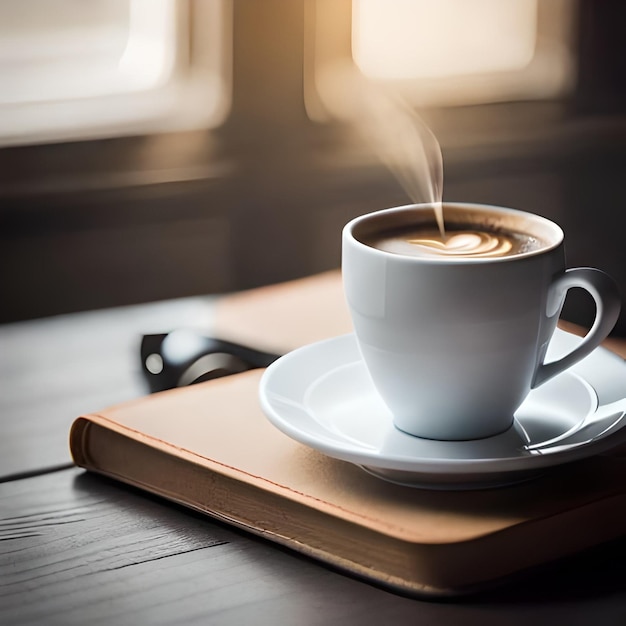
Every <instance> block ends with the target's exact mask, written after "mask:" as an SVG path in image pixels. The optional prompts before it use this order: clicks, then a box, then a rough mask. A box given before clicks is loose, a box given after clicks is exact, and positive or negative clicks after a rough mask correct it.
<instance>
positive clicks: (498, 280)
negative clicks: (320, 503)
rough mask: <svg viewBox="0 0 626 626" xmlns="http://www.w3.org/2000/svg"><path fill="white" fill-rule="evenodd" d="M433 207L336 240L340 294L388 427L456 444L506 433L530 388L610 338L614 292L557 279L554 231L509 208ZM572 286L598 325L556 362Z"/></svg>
mask: <svg viewBox="0 0 626 626" xmlns="http://www.w3.org/2000/svg"><path fill="white" fill-rule="evenodd" d="M443 210H444V217H445V225H446V228H445V233H441V232H440V231H439V229H438V227H437V223H436V221H435V216H434V212H433V207H432V205H409V206H405V207H398V208H394V209H387V210H383V211H377V212H374V213H370V214H368V215H364V216H361V217H358V218H356V219H354V220H352V221H351V222H349V223H348V224H347V225H346V226H345V228H344V230H343V235H342V272H343V281H344V290H345V294H346V299H347V303H348V307H349V310H350V313H351V316H352V321H353V325H354V331H355V334H356V338H357V342H358V345H359V348H360V350H361V354H362V356H363V359H364V362H365V364H366V366H367V369H368V371H369V373H370V375H371V378H372V381H373V383H374V385H375V387H376V388H377V390H378V392H379V393H380V395H381V396H382V398H383V400H384V401H385V402H386V404H387V405H388V406H389V408H390V410H391V412H392V414H393V419H394V422H395V424H396V426H397V427H398V428H400V429H401V430H403V431H406V432H408V433H410V434H412V435H416V436H420V437H426V438H430V439H444V440H463V439H476V438H481V437H488V436H491V435H495V434H497V433H500V432H503V431H505V430H506V429H507V428H509V427H510V426H511V424H512V422H513V416H514V413H515V411H516V410H517V408H518V407H519V406H520V405H521V403H522V402H523V400H524V399H525V397H526V396H527V395H528V393H529V392H530V390H531V389H533V388H534V387H537V386H539V385H541V384H543V383H544V382H546V381H547V380H549V379H550V378H552V377H553V376H555V375H557V374H559V373H560V372H562V371H564V370H566V369H567V368H569V367H571V366H572V365H573V364H574V363H576V362H578V361H579V360H580V359H582V358H584V357H585V356H587V355H588V354H589V353H590V352H591V351H592V350H594V349H595V348H596V347H597V346H598V345H599V344H600V343H601V341H602V340H603V339H604V338H605V337H606V336H607V335H608V333H609V332H610V331H611V329H612V328H613V326H614V324H615V322H616V321H617V317H618V315H619V309H620V300H619V295H618V291H617V287H616V285H615V283H614V282H613V281H612V279H610V278H609V277H608V276H607V275H606V274H604V273H603V272H601V271H599V270H596V269H591V268H577V269H570V270H566V269H565V254H564V245H563V232H562V230H561V229H560V228H559V226H557V225H556V224H555V223H553V222H551V221H549V220H547V219H545V218H543V217H540V216H538V215H533V214H530V213H526V212H522V211H516V210H513V209H506V208H499V207H489V206H485V205H473V204H451V203H447V204H444V206H443ZM571 287H582V288H583V289H586V290H587V291H588V292H589V293H590V294H591V295H592V297H593V298H594V300H595V302H596V306H597V316H596V321H595V323H594V325H593V327H592V329H591V331H590V332H589V333H588V334H587V336H586V337H585V339H584V340H583V341H582V343H581V344H580V345H579V346H578V347H577V348H576V349H575V350H573V351H572V352H571V353H569V354H568V355H566V356H564V357H563V358H561V359H559V360H558V361H556V362H552V363H544V358H545V355H546V351H547V347H548V344H549V342H550V339H551V337H552V335H553V333H554V330H555V328H556V323H557V321H558V317H559V314H560V311H561V308H562V305H563V302H564V300H565V295H566V292H567V290H568V289H570V288H571Z"/></svg>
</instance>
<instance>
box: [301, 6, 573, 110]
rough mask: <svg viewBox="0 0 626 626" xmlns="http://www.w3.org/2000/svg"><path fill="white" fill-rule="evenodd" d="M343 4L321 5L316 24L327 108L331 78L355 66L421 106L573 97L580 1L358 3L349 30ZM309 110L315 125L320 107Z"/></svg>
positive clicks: (318, 69)
mask: <svg viewBox="0 0 626 626" xmlns="http://www.w3.org/2000/svg"><path fill="white" fill-rule="evenodd" d="M340 4H341V3H336V2H335V3H333V0H317V2H316V10H315V15H314V18H313V19H314V21H315V26H314V35H313V37H312V39H313V40H314V45H313V46H312V49H313V53H312V56H313V63H312V64H311V66H310V67H311V68H312V70H313V74H314V84H315V89H314V90H313V92H310V93H309V96H311V95H313V96H314V97H317V98H319V100H320V103H318V104H321V105H322V107H323V104H324V100H325V99H326V98H327V97H329V98H331V99H332V94H329V93H324V90H325V89H328V88H329V85H330V86H331V87H330V88H332V85H333V84H336V81H334V80H328V79H327V78H328V77H327V75H328V74H329V73H336V71H337V67H338V66H343V68H344V70H345V67H346V65H347V62H349V63H351V64H353V67H354V66H356V68H358V69H359V70H360V72H361V73H362V74H364V75H365V76H367V77H368V78H370V79H373V80H376V81H378V82H380V83H383V84H385V85H387V86H390V87H392V88H394V89H395V90H397V91H398V92H400V93H402V94H403V95H404V96H405V97H406V98H407V99H408V100H409V101H410V102H412V103H413V104H415V105H417V106H449V105H469V104H483V103H490V102H504V101H519V100H532V99H544V98H554V97H560V96H562V95H564V94H567V93H568V92H569V91H571V89H572V88H573V78H574V74H575V67H574V60H575V59H574V55H573V52H572V50H573V43H574V42H573V30H574V29H573V21H574V17H575V14H576V9H577V3H576V2H574V1H572V0H505V1H503V0H472V1H471V2H468V1H467V0H436V1H433V0H394V1H393V2H388V1H387V0H352V4H351V7H350V6H349V7H348V9H347V10H346V9H345V8H344V9H343V10H344V12H346V11H347V12H348V13H349V18H348V19H346V17H345V15H344V16H343V24H344V28H343V29H342V28H341V27H339V28H338V27H337V25H336V23H337V22H338V23H342V19H341V16H339V15H337V13H338V12H339V11H340V9H339V5H340ZM333 14H335V15H333ZM346 39H349V42H346V41H345V40H346ZM315 91H317V93H314V92H315ZM309 105H311V106H309ZM307 106H309V108H310V110H311V111H312V112H313V117H315V112H316V108H318V107H316V104H315V102H311V99H310V100H309V102H308V103H307Z"/></svg>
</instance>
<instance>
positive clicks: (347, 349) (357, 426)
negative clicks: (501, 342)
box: [259, 330, 626, 489]
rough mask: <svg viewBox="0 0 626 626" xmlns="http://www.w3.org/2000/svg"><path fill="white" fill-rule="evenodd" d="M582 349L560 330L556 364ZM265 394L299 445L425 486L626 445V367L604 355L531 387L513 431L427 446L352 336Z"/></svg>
mask: <svg viewBox="0 0 626 626" xmlns="http://www.w3.org/2000/svg"><path fill="white" fill-rule="evenodd" d="M579 343H580V340H579V339H578V338H577V337H574V336H573V335H570V334H567V333H565V332H563V331H561V330H557V331H556V333H555V336H554V339H553V341H552V344H551V346H550V350H549V358H550V359H552V358H556V357H558V356H560V355H562V354H564V353H566V352H568V351H570V350H571V349H573V348H574V347H575V346H576V345H578V344H579ZM259 392H260V399H261V405H262V407H263V410H264V412H265V413H266V415H267V416H268V418H269V420H270V421H271V422H272V423H273V424H274V425H275V426H276V427H277V428H279V429H280V430H281V431H283V432H284V433H286V434H287V435H288V436H290V437H292V438H293V439H295V440H296V441H299V442H301V443H303V444H306V445H307V446H310V447H312V448H315V449H317V450H319V451H321V452H323V453H324V454H327V455H329V456H331V457H334V458H338V459H342V460H345V461H349V462H351V463H355V464H357V465H359V466H362V467H363V468H364V469H366V470H367V471H369V472H370V473H372V474H375V475H376V476H379V477H381V478H384V479H386V480H390V481H393V482H399V483H402V484H407V485H412V486H418V487H426V488H438V489H467V488H478V487H491V486H497V485H501V484H508V483H511V482H516V481H519V480H525V479H528V478H531V477H532V476H534V475H535V474H537V473H541V472H543V471H546V470H547V469H548V468H550V467H553V466H556V465H561V464H563V463H568V462H571V461H575V460H579V459H582V458H585V457H588V456H590V455H593V454H597V453H600V452H604V451H606V450H608V449H610V448H612V447H614V446H616V445H618V444H621V443H623V442H624V441H626V428H625V427H624V426H625V422H626V418H625V411H626V362H624V360H623V359H621V358H620V357H618V356H616V355H615V354H613V353H611V352H608V351H607V350H605V349H603V348H598V349H596V350H595V351H594V352H593V353H592V354H591V355H589V356H588V357H586V358H585V359H584V360H582V361H581V362H580V363H578V364H577V365H575V366H574V367H573V368H571V369H570V370H568V371H567V372H564V373H562V374H559V375H558V376H556V377H555V378H554V379H552V380H551V381H549V382H547V383H546V384H545V385H543V386H541V387H540V388H538V389H536V390H533V391H532V392H531V393H530V394H529V396H528V397H527V398H526V400H525V401H524V403H523V404H522V406H521V407H520V408H519V410H518V411H517V412H516V414H515V420H514V423H513V426H512V427H511V428H509V429H508V430H507V431H506V432H504V433H502V434H500V435H496V436H493V437H488V438H484V439H475V440H470V441H438V440H430V439H422V438H419V437H415V436H412V435H408V434H407V433H405V432H402V431H401V430H399V429H398V428H396V427H395V426H394V425H393V420H392V416H391V413H390V411H389V409H388V407H387V406H386V404H385V403H384V402H383V401H382V399H381V397H380V396H379V394H378V393H377V391H376V389H375V388H374V386H373V384H372V381H371V379H370V376H369V374H368V371H367V369H366V367H365V365H364V363H363V360H362V359H361V355H360V353H359V349H358V346H357V342H356V340H355V337H354V335H344V336H341V337H337V338H334V339H330V340H326V341H322V342H319V343H316V344H312V345H310V346H305V347H303V348H299V349H297V350H295V351H293V352H290V353H289V354H287V355H285V356H283V357H281V358H280V359H278V360H277V361H275V362H274V363H273V364H272V365H271V366H270V367H269V368H267V370H266V371H265V373H264V375H263V377H262V379H261V383H260V390H259Z"/></svg>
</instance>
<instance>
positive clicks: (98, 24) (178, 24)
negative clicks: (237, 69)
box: [0, 0, 229, 145]
mask: <svg viewBox="0 0 626 626" xmlns="http://www.w3.org/2000/svg"><path fill="white" fill-rule="evenodd" d="M224 5H225V1H224V0H199V1H197V0H89V1H84V2H83V1H81V2H77V1H76V0H23V1H20V2H0V144H4V145H10V144H19V143H32V142H39V141H50V140H52V141H54V140H59V139H60V140H65V139H74V138H90V137H98V136H115V135H119V134H133V133H141V132H159V131H166V130H176V129H179V128H180V129H186V128H198V127H200V128H201V127H207V126H212V125H215V124H216V123H218V122H219V120H220V119H221V118H223V115H224V110H225V107H227V103H226V102H225V100H226V98H225V96H226V88H227V84H226V83H227V82H228V77H227V76H226V75H225V68H226V67H228V62H227V61H226V60H225V57H226V52H227V48H226V46H225V43H226V40H228V38H229V36H228V33H227V30H228V27H229V24H228V23H227V22H228V20H226V19H225V17H226V13H227V11H226V10H225V6H224ZM192 9H193V18H194V19H192V15H191V13H192ZM192 31H194V32H193V35H194V36H192ZM194 41H195V42H197V44H196V47H197V48H198V49H199V50H200V57H201V58H199V59H195V60H194V58H193V54H192V53H190V50H191V48H192V46H193V45H194ZM194 61H195V65H194Z"/></svg>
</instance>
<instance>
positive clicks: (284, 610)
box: [0, 298, 626, 626]
mask: <svg viewBox="0 0 626 626" xmlns="http://www.w3.org/2000/svg"><path fill="white" fill-rule="evenodd" d="M213 310H214V309H213V301H212V300H211V299H210V298H197V299H191V300H181V301H172V302H164V303H157V304H152V305H142V306H138V307H128V308H123V309H112V310H108V311H97V312H89V313H82V314H75V315H68V316H62V317H58V318H51V319H44V320H37V321H29V322H23V323H18V324H11V325H8V326H4V327H0V425H1V435H2V436H1V439H0V480H1V481H2V482H1V483H0V624H2V625H5V624H6V625H13V624H38V625H39V624H89V625H90V626H95V625H96V624H133V625H136V624H195V623H197V624H248V623H250V624H329V623H337V624H346V623H350V624H351V623H354V624H357V623H358V624H369V623H371V624H393V623H416V624H474V623H479V624H485V625H488V624H498V625H501V624H507V625H511V624H524V625H525V626H527V625H528V624H532V625H533V626H536V625H537V624H550V625H554V624H568V625H575V624H585V625H587V624H597V625H598V626H600V625H602V626H606V625H613V624H614V625H616V626H617V625H620V626H623V625H624V624H626V540H620V541H616V542H613V543H612V544H610V545H606V546H603V547H601V548H599V549H595V550H594V551H592V552H589V553H586V554H582V555H578V556H576V557H575V558H571V559H569V560H567V561H565V562H560V563H558V564H555V565H553V566H550V567H548V568H544V569H542V570H541V571H539V572H536V573H534V574H533V575H529V576H526V577H524V578H523V579H521V580H519V581H517V582H515V583H510V584H507V585H506V586H504V587H501V588H499V589H498V590H497V591H492V592H490V593H485V594H484V595H481V596H472V597H467V598H461V599H457V600H455V601H452V602H430V601H423V600H416V599H412V598H405V597H400V596H398V595H395V594H393V593H390V592H388V591H385V590H383V589H378V588H376V587H373V586H371V585H369V584H366V583H363V582H361V581H359V580H355V579H353V578H350V577H347V576H345V575H343V574H341V573H338V572H335V571H332V570H330V569H328V568H326V567H324V566H321V565H319V564H318V563H316V562H314V561H312V560H309V559H307V558H304V557H302V556H299V555H297V554H294V553H292V552H289V551H287V550H284V549H281V548H278V547H277V546H275V545H273V544H271V543H269V542H265V541H263V540H262V539H259V538H255V537H252V536H249V535H246V534H245V533H243V532H239V531H237V530H234V529H231V528H229V527H227V526H225V525H223V524H220V523H217V522H214V521H212V520H210V519H207V518H205V517H202V516H200V515H196V514H194V513H192V512H190V511H187V510H184V509H182V508H178V507H176V506H174V505H172V504H169V503H166V502H164V501H161V500H158V499H156V498H153V497H150V496H147V495H145V494H143V493H141V492H139V491H135V490H133V489H130V488H128V487H124V486H122V485H120V484H117V483H115V482H112V481H109V480H106V479H103V478H100V477H97V476H94V475H90V474H87V473H85V472H83V471H81V470H78V469H76V468H74V467H72V465H71V462H70V457H69V452H68V448H67V433H68V429H69V426H70V424H71V422H72V420H73V419H74V418H75V417H76V416H77V415H78V414H80V413H84V412H88V411H91V410H97V409H100V408H102V407H103V406H106V405H109V404H112V403H115V402H119V401H123V400H126V399H129V398H131V397H134V396H138V395H140V394H144V393H146V392H147V387H146V386H145V383H144V381H143V380H142V377H141V371H140V367H139V358H138V349H139V341H140V336H141V333H143V332H160V331H167V330H171V329H173V328H176V327H183V326H188V327H189V326H191V327H196V328H200V329H204V330H207V331H210V329H211V324H212V316H213ZM528 549H529V550H532V549H533V547H532V546H528Z"/></svg>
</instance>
